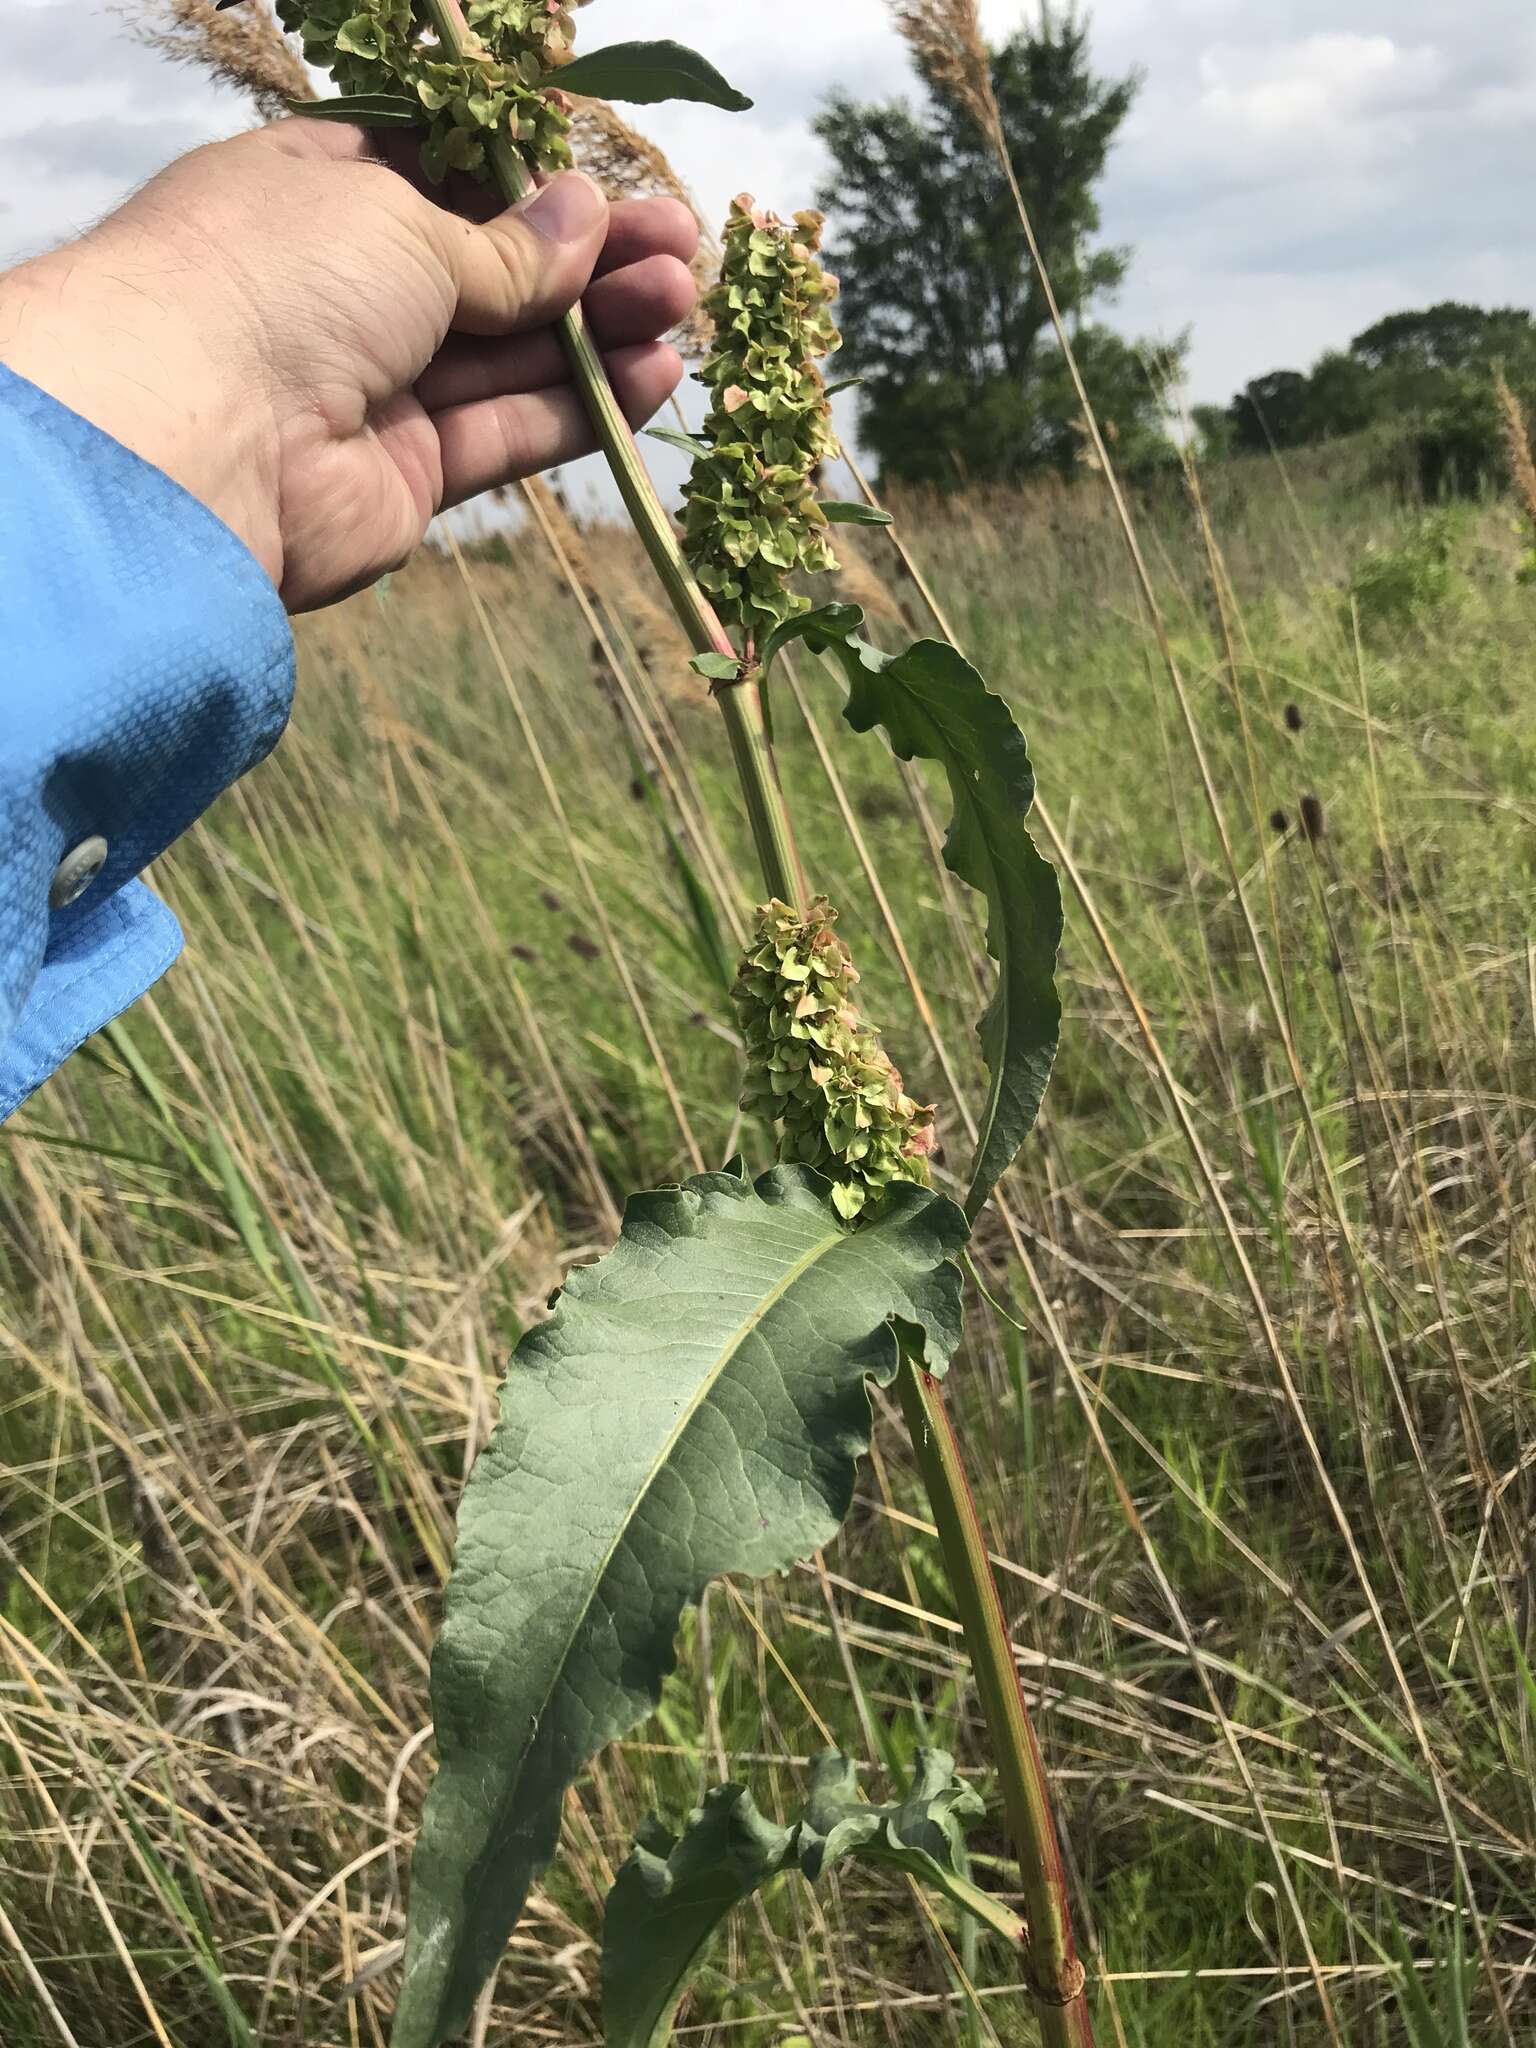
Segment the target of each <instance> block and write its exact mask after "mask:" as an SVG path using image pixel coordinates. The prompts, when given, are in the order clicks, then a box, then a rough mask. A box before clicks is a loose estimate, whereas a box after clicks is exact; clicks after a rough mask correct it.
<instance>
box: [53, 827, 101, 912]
mask: <svg viewBox="0 0 1536 2048" xmlns="http://www.w3.org/2000/svg"><path fill="white" fill-rule="evenodd" d="M107 850H108V849H107V842H106V841H105V839H102V838H100V837H99V836H96V835H93V836H92V837H91V838H89V839H82V840H81V842H80V844H79V845H78V846H76V847H74V848H73V849H72V850H71V851H70V852H68V853H66V854H65V856H64V858H63V859H62V860H61V861H60V862H59V864H58V866H57V868H55V870H54V874H53V880H52V882H51V883H50V884H49V887H48V908H49V909H50V910H67V909H68V908H69V906H70V904H71V903H75V902H78V901H79V899H80V898H81V897H82V896H83V895H84V894H85V892H86V890H87V889H89V887H90V886H91V884H92V882H94V881H95V879H96V877H97V876H98V875H99V874H100V873H101V871H102V869H103V868H104V867H105V866H106V864H107Z"/></svg>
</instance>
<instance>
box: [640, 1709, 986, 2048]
mask: <svg viewBox="0 0 1536 2048" xmlns="http://www.w3.org/2000/svg"><path fill="white" fill-rule="evenodd" d="M983 1812H984V1808H983V1806H982V1803H981V1801H980V1799H979V1798H978V1797H977V1796H976V1794H975V1793H974V1792H972V1791H971V1790H970V1789H969V1788H968V1787H967V1786H965V1785H962V1784H961V1783H960V1782H959V1780H958V1779H957V1778H956V1777H955V1766H954V1759H953V1757H950V1756H946V1755H945V1754H944V1752H943V1751H942V1750H936V1749H931V1750H919V1751H918V1756H917V1775H916V1778H915V1779H914V1781H913V1784H912V1788H911V1790H910V1791H909V1792H908V1793H907V1795H906V1797H905V1798H904V1799H901V1800H898V1801H896V1802H895V1803H893V1804H892V1805H889V1806H871V1805H868V1804H867V1803H866V1802H865V1801H864V1800H862V1799H860V1797H859V1794H858V1784H857V1780H856V1778H855V1775H854V1767H853V1765H852V1764H851V1763H850V1762H849V1761H848V1759H847V1758H846V1757H844V1756H839V1754H838V1753H837V1751H836V1750H835V1749H832V1750H824V1751H823V1752H822V1754H821V1755H820V1756H819V1757H817V1758H816V1760H815V1762H814V1763H813V1765H812V1768H811V1795H810V1799H809V1801H808V1802H807V1805H806V1809H805V1814H804V1817H803V1818H802V1819H801V1820H799V1821H797V1822H796V1823H795V1825H794V1826H793V1827H788V1828H783V1827H779V1826H778V1825H777V1824H776V1823H775V1822H773V1821H771V1820H768V1819H766V1818H765V1817H764V1815H762V1814H761V1813H760V1812H759V1811H758V1809H757V1807H756V1805H755V1804H754V1802H753V1798H752V1795H751V1793H750V1792H748V1791H747V1790H746V1788H745V1787H744V1786H742V1785H718V1786H716V1787H715V1789H714V1790H713V1791H712V1792H707V1793H706V1794H705V1795H704V1803H703V1805H702V1806H700V1807H699V1808H697V1809H696V1811H695V1812H694V1813H693V1814H692V1815H690V1817H689V1820H688V1823H687V1826H686V1827H685V1828H684V1829H683V1832H682V1835H681V1836H680V1837H676V1838H674V1837H673V1836H672V1835H670V1834H668V1832H667V1831H666V1829H665V1828H663V1827H661V1826H660V1825H659V1823H657V1822H656V1821H654V1820H653V1821H650V1822H648V1823H647V1824H646V1826H645V1828H644V1829H643V1830H642V1832H641V1835H640V1839H639V1841H638V1842H637V1843H636V1845H635V1849H634V1852H633V1854H632V1855H631V1856H630V1858H629V1861H628V1862H627V1863H626V1864H625V1865H624V1868H623V1869H622V1870H621V1871H620V1872H619V1875H618V1877H617V1879H616V1880H615V1883H614V1887H613V1890H612V1891H611V1892H610V1893H609V1894H608V1911H607V1915H606V1918H605V1922H604V1927H603V2036H604V2039H605V2041H606V2042H607V2048H661V2044H663V2043H664V2042H665V2041H666V2040H667V2039H668V2037H669V2035H670V2033H671V2029H672V2022H673V2019H674V2018H675V2016H676V2013H677V2008H678V2005H679V2003H680V2002H681V2000H682V1997H683V1994H684V1992H685V1991H686V1990H687V1989H688V1985H689V1982H690V1980H691V1978H692V1977H693V1974H694V1971H695V1970H696V1969H697V1967H698V1963H699V1960H700V1958H701V1956H702V1955H703V1952H704V1950H705V1948H706V1947H707V1946H708V1944H709V1942H710V1941H711V1940H712V1939H713V1937H714V1936H715V1934H716V1933H718V1931H719V1929H720V1927H721V1926H722V1925H723V1923H724V1921H725V1920H726V1918H727V1917H728V1916H729V1914H730V1912H731V1910H732V1908H733V1907H735V1906H738V1905H740V1903H741V1902H742V1900H743V1899H747V1898H750V1897H751V1895H752V1893H753V1892H755V1891H757V1890H758V1889H759V1888H760V1887H761V1886H763V1885H765V1884H769V1883H771V1882H772V1881H773V1879H774V1878H776V1877H778V1876H780V1875H782V1874H783V1873H784V1872H786V1871H790V1870H798V1871H799V1872H800V1873H801V1874H802V1876H804V1877H807V1878H810V1879H812V1880H814V1879H816V1878H819V1877H821V1876H823V1875H824V1874H825V1873H826V1872H827V1871H828V1870H830V1869H831V1868H832V1866H833V1865H834V1864H836V1863H840V1862H842V1861H843V1860H844V1859H845V1858H848V1857H860V1858H863V1859H864V1860H866V1861H869V1862H876V1863H885V1864H889V1865H891V1866H893V1867H894V1868H896V1869H898V1870H904V1871H906V1872H907V1874H908V1875H909V1876H911V1877H915V1878H917V1879H919V1881H920V1882H922V1883H925V1884H930V1885H933V1886H934V1887H935V1888H936V1889H938V1890H940V1891H942V1892H944V1893H945V1894H946V1895H947V1896H948V1897H950V1898H952V1899H953V1900H954V1901H955V1902H956V1904H957V1905H960V1906H961V1907H963V1908H964V1909H965V1910H966V1911H967V1912H969V1913H972V1914H974V1915H975V1916H976V1917H977V1918H978V1919H980V1920H982V1921H983V1922H985V1923H986V1924H987V1925H988V1926H990V1927H993V1928H995V1929H996V1930H997V1931H998V1932H999V1933H1001V1934H1003V1935H1005V1936H1007V1937H1008V1938H1009V1939H1010V1940H1013V1941H1017V1940H1018V1939H1019V1936H1020V1932H1021V1928H1020V1922H1019V1920H1018V1917H1017V1915H1016V1914H1013V1913H1010V1912H1009V1911H1008V1909H1007V1907H1006V1906H1004V1905H1002V1903H1001V1902H1000V1901H998V1900H994V1899H992V1898H989V1897H988V1895H987V1894H986V1893H985V1892H982V1891H980V1890H978V1888H977V1887H976V1886H975V1885H973V1884H972V1883H971V1882H970V1880H969V1878H967V1877H966V1875H965V1828H966V1827H967V1826H968V1825H969V1824H971V1823H973V1822H975V1821H977V1820H979V1819H980V1818H981V1817H982V1814H983Z"/></svg>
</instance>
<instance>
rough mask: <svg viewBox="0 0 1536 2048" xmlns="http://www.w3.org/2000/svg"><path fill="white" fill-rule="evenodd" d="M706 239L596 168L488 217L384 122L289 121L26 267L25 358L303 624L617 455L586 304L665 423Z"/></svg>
mask: <svg viewBox="0 0 1536 2048" xmlns="http://www.w3.org/2000/svg"><path fill="white" fill-rule="evenodd" d="M697 241H698V228H697V224H696V222H695V221H694V219H693V216H692V214H691V213H690V212H689V210H688V209H687V207H685V206H683V205H681V204H680V203H679V202H678V201H676V200H673V199H639V200H629V201H624V202H622V203H620V204H617V205H613V206H610V205H609V203H608V201H607V200H606V199H605V198H604V197H603V195H602V193H601V192H600V191H599V190H598V188H597V187H596V186H595V185H594V184H592V182H591V181H590V180H589V179H587V178H584V177H582V176H580V175H578V174H575V173H567V174H565V175H564V176H563V177H560V178H557V179H555V180H554V182H553V183H552V184H550V185H548V186H546V187H545V188H544V189H543V190H542V191H541V192H539V193H537V194H536V195H535V196H534V197H533V198H532V199H531V200H529V201H525V202H524V204H523V205H522V206H520V207H517V208H514V209H513V210H512V211H510V212H503V213H500V214H497V215H495V216H493V217H491V218H487V219H484V220H482V221H479V222H471V221H469V220H467V219H464V218H462V217H460V215H458V214H456V213H451V212H449V211H448V210H447V209H446V208H445V207H443V206H441V205H438V204H435V203H434V202H433V201H432V200H431V199H429V198H427V197H425V196H423V194H422V193H421V192H420V191H418V190H417V189H416V188H415V187H414V186H413V185H412V184H411V183H410V182H409V181H408V180H407V179H406V178H404V177H402V176H400V175H398V174H397V173H396V172H395V171H393V170H391V169H389V168H388V167H387V166H385V165H384V164H382V163H380V162H377V161H375V160H373V159H372V158H371V157H370V156H369V155H368V154H367V145H366V142H365V139H364V137H363V136H362V135H361V133H360V132H359V131H358V130H356V129H353V128H348V127H343V126H336V125H333V124H330V123H326V122H320V121H306V120H294V121H283V122H279V123H277V124H276V125H275V126H274V127H271V128H265V129H260V130H258V131H256V132H254V133H252V134H250V135H243V136H240V137H239V138H237V139H236V140H234V141H231V142H220V143H214V144H212V145H211V146H209V147H207V148H204V149H198V150H194V151H193V152H192V153H191V154H190V155H189V156H185V157H182V158H181V159H180V160H179V161H178V162H176V163H174V164H172V165H171V166H170V168H169V169H168V170H166V171H164V172H162V173H161V174H160V176H159V177H157V178H155V179H153V180H152V181H151V182H150V183H149V184H148V185H146V186H145V187H144V188H143V190H142V191H140V192H139V193H137V194H136V195H135V196H134V197H133V198H132V199H131V200H129V202H128V203H127V205H125V206H124V207H122V208H121V209H120V210H119V211H118V212H117V213H114V214H111V215H109V216H108V218H107V219H106V220H105V221H103V222H102V224H101V226H100V227H98V228H95V229H93V230H92V231H91V232H90V233H89V234H87V235H85V236H84V237H83V238H82V239H81V240H79V241H77V242H73V243H70V244H68V245H66V246H65V247H64V248H62V249H59V250H56V251H53V252H52V253H50V254H49V255H47V256H43V257H40V258H38V259H37V260H36V261H35V262H32V263H29V264H26V265H24V266H23V267H22V268H21V269H19V270H16V271H13V272H11V273H10V274H9V276H7V277H4V278H0V361H3V362H4V363H6V364H7V365H8V366H9V367H10V368H12V369H13V370H16V371H17V372H19V373H20V374H21V375H22V376H24V377H28V378H30V379H31V380H32V382H34V383H35V384H38V385H40V386H41V387H42V388H43V389H44V390H46V391H48V392H50V393H51V394H52V395H53V396H54V397H56V398H59V399H61V400H62V401H63V402H64V403H65V404H66V405H69V406H71V407H72V408H73V409H74V410H75V411H76V412H79V413H81V414H82V415H83V416H84V417H85V418H87V419H89V420H91V421H93V422H94V424H96V425H97V426H99V427H102V428H104V429H105V431H106V432H108V433H110V434H112V435H113V436H114V437H115V438H116V439H118V440H119V441H121V442H123V443H124V444H125V445H126V446H128V447H130V448H132V449H133V450H134V451H135V452H136V453H137V454H140V455H142V456H144V457H145V458H146V459H147V460H149V461H151V462H153V463H155V464H157V465H158V466H159V467H160V468H161V469H163V470H165V471H166V472H167V474H169V475H170V476H172V477H174V478H175V479H176V481H177V482H178V483H180V484H182V485H184V486H185V487H186V489H188V490H189V491H191V492H192V493H193V494H194V496H196V497H198V498H200V499H202V501H203V502H204V503H205V504H206V505H208V506H209V507H210V508H211V509H212V510H213V511H214V512H216V513H217V514H218V515H219V516H220V517H221V518H222V519H223V520H224V521H225V522H226V523H227V524H228V525H229V526H231V527H232V528H233V529H234V531H235V532H236V533H238V534H239V535H240V537H241V539H242V540H244V541H245V543H246V545H247V546H248V547H249V548H250V549H251V551H252V553H253V554H254V555H255V556H256V558H257V560H258V561H259V562H260V563H261V564H262V566H263V568H265V569H266V570H267V572H268V574H269V575H270V576H271V577H272V580H273V582H274V583H275V584H276V585H277V586H278V588H279V590H280V591H281V592H282V595H283V599H284V601H285V603H286V604H287V606H288V608H289V610H290V611H303V610H308V609H311V608H313V607H315V606H318V605H323V604H329V603H332V602H333V601H334V600H335V599H337V598H339V597H344V596H346V595H347V593H348V592H349V591H353V590H357V589H360V588H362V587H363V586H364V585H366V584H368V583H371V582H373V581H374V580H375V579H376V578H378V577H379V576H381V575H383V574H384V573H385V572H386V571H387V570H389V569H390V568H392V567H395V566H397V565H398V564H399V563H400V562H401V561H403V560H404V558H405V557H406V556H407V555H409V554H410V552H411V551H412V549H414V548H415V547H416V546H417V544H418V543H419V542H420V540H421V538H422V536H423V534H424V533H425V532H426V528H427V523H428V521H429V520H430V519H431V517H432V515H433V514H434V513H435V512H437V511H439V510H441V509H442V508H443V507H444V506H448V505H455V504H459V503H461V502H463V500H465V499H467V498H472V497H474V496H475V495H476V494H477V493H479V492H481V491H484V490H487V489H490V488H492V487H493V486H495V485H498V484H504V483H508V482H510V481H512V480H513V479H515V478H518V477H523V476H529V475H531V474H533V473H534V472H535V471H537V470H540V469H545V468H548V467H550V466H551V465H553V464H555V463H560V462H567V461H570V460H571V459H572V458H573V457H574V456H578V455H582V454H585V453H586V452H587V451H588V450H589V449H590V448H591V447H592V445H593V440H592V435H591V432H590V430H589V428H588V426H587V423H586V418H585V415H584V413H583V411H582V408H581V404H580V401H579V400H578V398H577V396H576V393H575V391H574V389H573V388H572V386H571V385H570V383H569V382H568V380H567V376H566V370H565V365H564V361H563V357H562V354H561V350H560V346H559V342H558V339H557V337H556V335H555V334H554V332H553V331H552V325H551V323H552V322H553V321H554V320H556V319H557V318H558V317H559V315H560V314H561V313H563V312H565V311H566V310H567V308H568V307H570V306H572V305H574V304H575V303H576V301H577V300H578V299H579V298H581V297H582V296H583V295H584V294H585V299H586V307H587V312H588V316H589V318H590V320H591V323H592V328H593V332H594V334H595V337H596V339H597V341H598V343H599V345H600V346H601V347H602V348H603V350H604V354H605V356H606V359H607V363H608V368H609V373H610V375H611V377H612V379H613V382H614V386H615V389H616V390H617V392H618V395H619V398H620V401H621V402H622V404H623V406H624V409H625V411H626V413H627V414H628V415H629V417H630V419H631V420H632V421H634V422H639V421H641V420H644V419H648V418H649V417H650V416H651V414H652V413H654V412H655V411H656V409H657V408H658V407H659V406H660V405H661V404H662V403H663V402H664V401H665V399H666V398H667V396H668V394H669V393H670V392H671V391H673V390H674V389H675V388H676V386H677V383H678V381H679V379H680V378H681V376H682V367H683V366H682V361H681V358H680V357H679V356H678V354H677V352H676V350H675V349H673V348H671V347H669V346H668V345H667V344H666V343H665V342H664V341H662V340H661V339H660V338H659V337H660V336H662V335H663V334H665V333H666V331H667V330H668V329H669V328H671V327H673V326H675V325H676V324H677V322H678V321H679V320H681V319H682V318H683V317H684V316H685V315H686V313H687V312H688V310H689V308H690V307H691V306H692V304H693V301H694V284H693V279H692V277H691V275H690V273H689V271H688V268H687V264H688V259H689V258H690V257H691V256H692V254H693V252H694V249H695V247H696V246H697ZM594 279H595V282H593V280H594ZM589 282H590V284H591V289H590V291H589V290H588V285H589Z"/></svg>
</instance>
